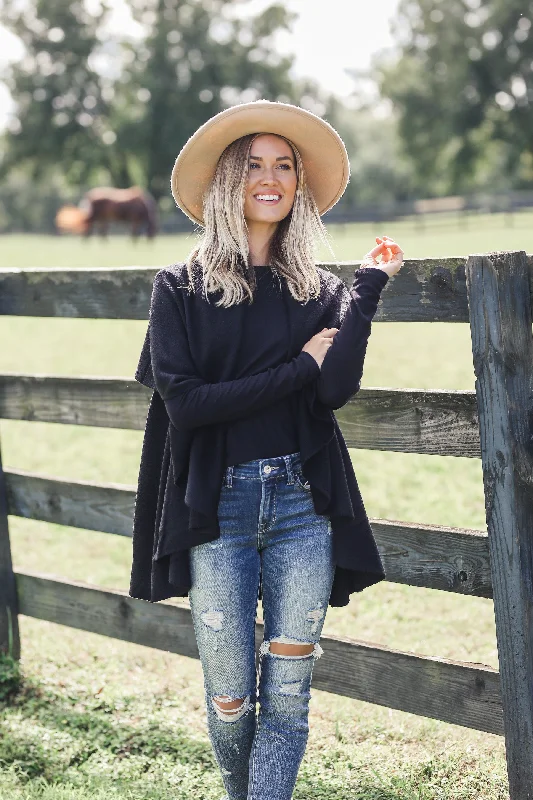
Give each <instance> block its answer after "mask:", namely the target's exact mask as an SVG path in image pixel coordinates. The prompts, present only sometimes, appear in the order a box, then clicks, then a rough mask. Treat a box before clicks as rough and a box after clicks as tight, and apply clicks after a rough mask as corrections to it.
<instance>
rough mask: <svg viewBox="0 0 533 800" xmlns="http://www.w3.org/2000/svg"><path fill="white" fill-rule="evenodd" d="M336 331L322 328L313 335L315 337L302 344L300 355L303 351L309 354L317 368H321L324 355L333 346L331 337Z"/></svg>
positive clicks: (335, 329) (336, 329)
mask: <svg viewBox="0 0 533 800" xmlns="http://www.w3.org/2000/svg"><path fill="white" fill-rule="evenodd" d="M338 330H339V329H338V328H322V330H321V331H319V332H318V333H315V335H314V336H312V337H311V339H309V341H308V342H306V343H305V344H304V346H303V347H302V353H303V352H304V351H305V352H306V353H310V354H311V355H312V356H313V358H314V359H315V361H316V362H317V364H318V366H319V367H321V366H322V362H323V361H324V357H325V355H326V353H327V352H328V350H329V348H330V347H331V345H332V344H333V337H334V336H335V334H336V333H337V331H338Z"/></svg>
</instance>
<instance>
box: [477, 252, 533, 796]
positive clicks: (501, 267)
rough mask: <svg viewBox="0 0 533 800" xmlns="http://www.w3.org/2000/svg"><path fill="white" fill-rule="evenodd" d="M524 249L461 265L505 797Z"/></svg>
mask: <svg viewBox="0 0 533 800" xmlns="http://www.w3.org/2000/svg"><path fill="white" fill-rule="evenodd" d="M529 277H530V276H529V271H528V264H527V261H526V255H525V253H523V252H509V253H490V254H487V255H484V256H482V255H479V256H471V257H470V258H469V260H468V265H467V280H468V293H469V299H470V318H471V335H472V352H473V357H474V371H475V374H476V392H477V399H478V407H479V424H480V435H481V452H482V464H483V481H484V485H485V508H486V516H487V528H488V537H489V549H490V555H491V568H492V582H493V587H494V613H495V617H496V636H497V642H498V655H499V661H500V667H501V680H502V699H503V708H504V718H505V742H506V756H507V768H508V774H509V791H510V796H511V800H526V798H532V797H533V628H532V620H533V537H532V535H531V533H532V531H533V450H532V421H533V369H532V365H533V340H532V336H531V323H532V316H531V304H530V283H529Z"/></svg>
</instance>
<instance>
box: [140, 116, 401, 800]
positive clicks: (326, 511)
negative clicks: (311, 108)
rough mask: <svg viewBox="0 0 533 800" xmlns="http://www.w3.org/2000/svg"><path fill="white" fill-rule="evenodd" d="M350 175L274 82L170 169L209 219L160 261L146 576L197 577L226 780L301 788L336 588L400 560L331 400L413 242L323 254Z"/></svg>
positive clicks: (241, 785) (148, 443)
mask: <svg viewBox="0 0 533 800" xmlns="http://www.w3.org/2000/svg"><path fill="white" fill-rule="evenodd" d="M348 175H349V167H348V159H347V155H346V150H345V148H344V145H343V143H342V140H341V139H340V137H339V136H338V134H337V133H336V132H335V131H334V130H333V128H331V126H329V125H328V124H327V123H326V122H324V121H323V120H321V119H320V118H319V117H316V116H315V115H313V114H310V113H309V112H307V111H304V110H303V109H300V108H297V107H295V106H291V105H288V104H282V103H269V102H266V101H258V102H256V103H248V104H244V105H241V106H236V107H233V108H230V109H227V110H226V111H224V112H222V113H221V114H218V115H217V116H216V117H214V118H213V119H211V120H209V122H208V123H206V125H204V126H202V128H200V129H199V130H198V131H197V132H196V133H195V134H194V136H193V137H192V138H191V139H190V140H189V142H188V143H187V144H186V145H185V147H184V148H183V150H182V151H181V153H180V155H179V156H178V158H177V160H176V164H175V166H174V170H173V173H172V191H173V195H174V198H175V200H176V202H177V203H178V205H179V206H180V207H181V208H182V209H183V210H184V211H185V213H187V214H188V215H189V216H190V218H191V219H193V220H195V221H196V222H199V223H200V224H202V225H204V227H205V232H204V235H203V237H202V239H201V241H200V244H199V246H198V247H197V248H196V249H195V250H194V251H193V253H192V254H191V256H190V257H189V259H188V262H187V263H186V264H181V265H176V266H173V267H169V268H168V269H163V270H160V271H159V272H158V273H157V275H156V277H155V279H154V288H153V292H152V301H151V307H150V322H149V326H148V331H147V336H146V340H145V344H144V347H143V352H142V354H141V358H140V361H139V366H138V369H137V372H136V379H137V380H139V381H140V382H141V383H143V384H144V385H146V386H149V387H150V388H152V389H154V392H153V394H152V400H151V404H150V409H149V412H148V419H147V424H146V431H145V438H144V444H143V453H142V457H141V467H140V473H139V486H138V492H137V500H136V508H135V519H134V534H133V548H134V549H133V567H132V580H131V586H130V594H131V595H132V596H134V597H141V598H143V599H147V600H150V601H152V602H154V601H157V600H161V599H164V598H165V597H170V596H185V595H186V594H188V595H189V600H190V606H191V612H192V620H193V624H194V630H195V635H196V642H197V645H198V650H199V654H200V659H201V662H202V668H203V674H204V686H205V699H206V710H207V723H208V730H209V736H210V739H211V743H212V746H213V749H214V753H215V756H216V759H217V763H218V765H219V767H220V769H221V773H222V779H223V782H224V785H225V788H226V791H227V795H226V797H227V799H228V800H245V799H246V800H289V798H290V797H291V796H292V791H293V789H294V785H295V782H296V777H297V773H298V769H299V766H300V763H301V760H302V757H303V755H304V751H305V748H306V744H307V737H308V704H309V698H310V684H311V676H312V669H313V664H314V661H315V660H316V659H317V658H319V657H320V655H321V653H322V650H321V648H320V645H319V639H320V635H321V631H322V627H323V624H324V619H325V614H326V610H327V607H328V603H329V605H337V606H338V605H346V603H347V602H348V600H349V596H350V593H351V592H354V591H361V590H362V589H363V588H365V587H366V586H369V585H372V584H373V583H376V582H378V581H380V580H383V578H384V577H385V573H384V570H383V565H382V563H381V560H380V558H379V553H378V551H377V548H376V545H375V541H374V538H373V535H372V531H371V528H370V525H369V523H368V517H367V516H366V512H365V509H364V506H363V503H362V499H361V496H360V493H359V490H358V486H357V481H356V479H355V475H354V473H353V468H352V465H351V460H350V458H349V455H348V451H347V449H346V445H345V443H344V439H343V437H342V434H341V432H340V430H339V428H338V425H337V423H336V420H335V416H334V414H333V413H332V410H333V409H335V408H339V407H340V406H342V405H344V403H345V402H346V401H347V400H348V399H349V398H350V397H351V396H352V395H353V394H355V393H356V392H357V391H358V389H359V386H360V380H361V375H362V367H363V362H364V356H365V352H366V345H367V341H368V337H369V335H370V326H371V320H372V317H373V316H374V313H375V311H376V308H377V303H378V301H379V296H380V292H381V290H382V289H383V287H384V286H385V284H386V283H387V281H388V279H389V276H391V275H393V274H395V273H396V272H397V271H398V270H399V269H400V267H401V264H402V258H403V254H402V251H401V249H400V248H399V246H398V245H397V244H396V243H395V242H393V241H392V239H390V238H389V237H386V236H383V237H379V238H377V239H376V242H377V244H376V246H375V247H374V248H373V249H372V250H371V251H370V252H369V253H368V254H367V256H366V257H365V260H364V262H363V269H359V270H358V271H357V273H356V276H355V279H354V283H353V285H352V289H351V290H350V291H348V289H347V288H346V287H345V285H344V283H343V282H342V281H341V280H340V279H339V278H337V277H336V276H334V275H333V274H332V273H330V272H329V271H327V270H324V269H321V268H319V267H317V266H316V265H315V262H314V257H313V247H314V239H315V238H316V236H317V235H318V236H321V237H322V238H323V239H324V240H325V231H324V228H323V225H322V222H321V219H320V214H323V213H325V211H327V210H328V209H329V208H331V206H332V205H334V203H335V202H337V200H338V199H339V197H340V196H341V195H342V193H343V191H344V189H345V187H346V184H347V181H348ZM379 256H381V262H378V260H377V259H378V257H379ZM258 597H261V598H262V605H263V614H264V641H263V643H262V644H261V646H260V649H259V665H258V670H257V673H256V668H255V658H254V656H255V649H254V647H255V638H254V629H255V617H256V608H257V600H258ZM256 701H258V702H259V714H258V716H257V717H256V713H255V712H256Z"/></svg>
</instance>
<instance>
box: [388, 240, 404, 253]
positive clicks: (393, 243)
mask: <svg viewBox="0 0 533 800" xmlns="http://www.w3.org/2000/svg"><path fill="white" fill-rule="evenodd" d="M385 246H386V247H390V248H391V249H392V250H393V251H394V249H395V248H396V250H397V251H400V252H402V250H401V247H400V245H399V244H398V242H395V241H394V239H389V238H388V237H387V241H386V243H385Z"/></svg>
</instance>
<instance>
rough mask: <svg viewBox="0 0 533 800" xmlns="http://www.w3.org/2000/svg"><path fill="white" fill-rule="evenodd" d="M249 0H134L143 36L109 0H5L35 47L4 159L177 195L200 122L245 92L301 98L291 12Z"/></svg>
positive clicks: (7, 15)
mask: <svg viewBox="0 0 533 800" xmlns="http://www.w3.org/2000/svg"><path fill="white" fill-rule="evenodd" d="M241 5H242V3H241V2H240V0H132V3H131V5H130V8H131V10H132V13H133V15H134V17H135V19H136V20H137V21H138V22H139V23H140V24H141V26H142V29H144V32H145V34H144V36H143V37H142V38H141V39H140V40H139V41H137V42H135V43H134V42H133V41H132V40H131V39H127V38H126V37H124V38H123V39H122V40H121V41H118V40H114V39H113V38H111V37H109V35H108V34H106V29H105V22H106V19H107V15H108V13H109V11H108V9H107V8H106V6H105V5H102V6H101V10H100V11H99V12H93V13H89V12H88V11H87V9H86V7H85V5H84V3H83V0H31V2H30V4H29V5H25V6H24V9H23V10H22V11H21V10H20V4H19V3H18V2H17V0H7V5H6V7H5V11H4V15H3V20H2V21H3V23H4V24H5V25H6V26H7V27H9V28H10V29H11V30H12V31H13V32H14V33H15V34H17V35H18V36H19V37H20V38H21V39H22V41H23V43H24V45H25V48H26V55H25V58H24V60H23V61H22V63H21V64H19V65H14V66H12V67H11V69H10V70H9V74H8V76H7V85H8V88H9V90H10V91H11V94H12V96H13V98H14V100H15V102H16V104H17V108H18V119H17V121H16V123H15V127H13V128H12V130H10V131H8V132H7V134H6V136H5V144H6V155H5V157H4V159H3V163H2V166H1V171H2V173H3V174H4V175H6V174H7V173H8V172H9V171H10V170H12V169H13V168H14V167H17V168H19V167H20V165H22V164H25V165H26V164H27V166H28V169H29V170H30V172H31V174H32V177H33V178H35V179H36V178H39V177H41V178H42V177H43V176H44V175H45V174H46V173H47V171H48V172H54V171H57V170H58V169H60V170H62V171H63V174H64V175H65V176H66V178H67V179H68V181H69V182H70V183H72V184H77V185H80V184H88V183H91V182H93V183H94V182H95V181H98V182H100V181H102V180H110V181H111V182H112V183H113V184H114V185H116V186H128V185H131V183H134V182H136V183H140V184H141V185H143V186H145V187H146V188H149V189H150V190H151V191H152V193H153V194H154V195H155V196H156V197H157V198H159V197H161V196H162V195H163V194H164V195H168V194H169V190H168V182H169V176H170V172H171V169H172V165H173V163H174V159H175V158H176V155H177V153H178V151H179V149H180V148H181V146H182V145H183V144H184V143H185V142H186V140H187V138H188V137H189V136H190V135H191V134H192V133H193V131H194V130H195V129H196V128H197V127H198V126H199V125H201V124H202V123H203V122H205V121H206V120H207V119H208V118H209V117H210V116H212V115H213V114H215V113H217V112H218V111H220V110H221V109H223V108H225V107H227V106H229V105H232V104H233V103H236V102H238V101H242V100H251V99H255V98H261V97H264V98H267V99H285V100H295V99H296V98H295V93H296V90H295V88H294V86H293V84H292V81H291V80H290V78H289V76H288V72H289V69H290V66H291V64H292V58H291V57H290V56H281V55H279V54H277V53H276V52H275V50H274V35H275V34H276V32H277V31H278V30H280V29H282V28H286V27H288V26H289V24H290V22H291V19H292V15H290V14H289V13H288V12H286V10H285V9H284V8H283V7H282V6H281V5H273V6H271V7H269V8H267V9H266V10H265V11H263V13H261V14H260V15H258V16H256V17H255V18H253V19H244V18H242V16H240V15H239V13H238V12H239V9H240V7H241Z"/></svg>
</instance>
